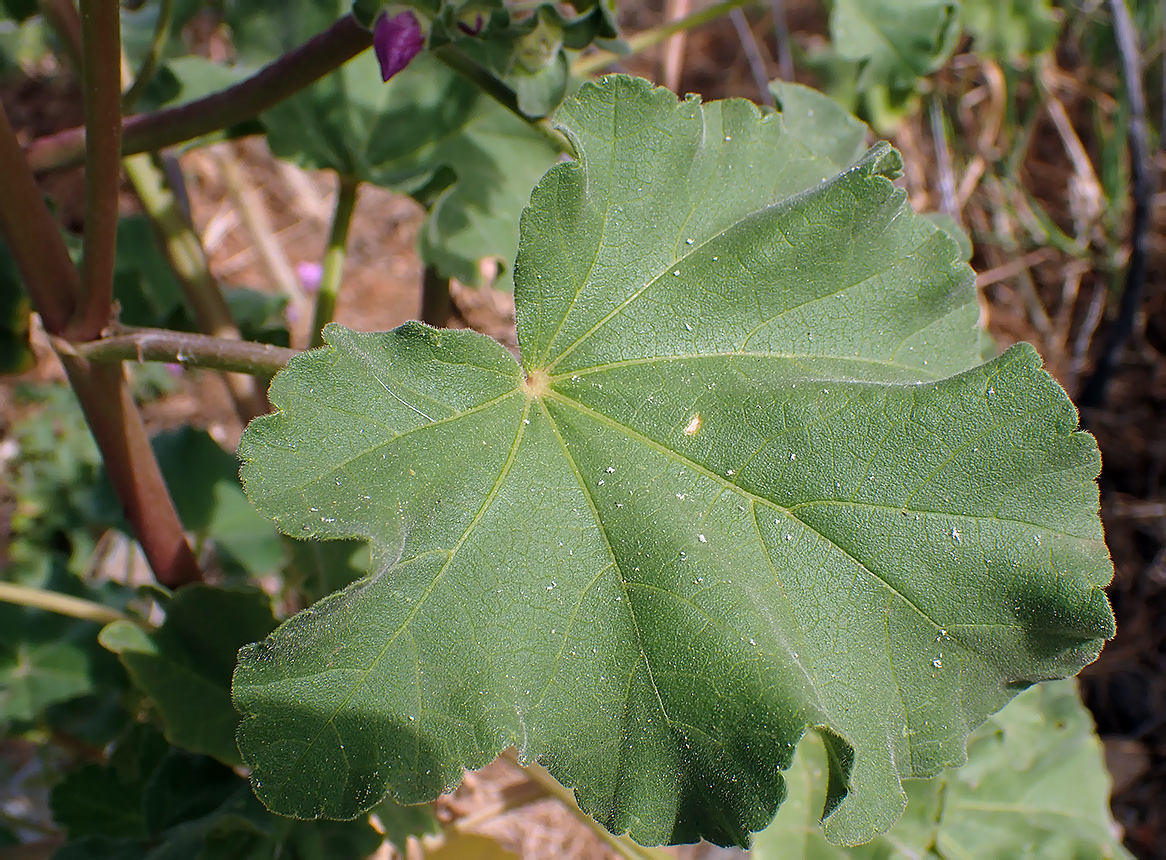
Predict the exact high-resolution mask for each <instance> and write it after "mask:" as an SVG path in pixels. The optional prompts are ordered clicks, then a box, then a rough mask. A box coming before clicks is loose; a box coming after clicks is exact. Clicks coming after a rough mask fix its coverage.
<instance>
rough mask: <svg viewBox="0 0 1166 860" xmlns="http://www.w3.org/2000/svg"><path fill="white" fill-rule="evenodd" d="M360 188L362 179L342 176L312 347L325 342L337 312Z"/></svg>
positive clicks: (313, 331)
mask: <svg viewBox="0 0 1166 860" xmlns="http://www.w3.org/2000/svg"><path fill="white" fill-rule="evenodd" d="M359 190H360V180H359V179H357V178H356V177H354V176H340V177H339V186H338V188H337V191H336V209H335V210H334V212H333V214H332V230H331V232H330V233H329V234H328V247H327V249H325V251H324V271H323V274H322V275H321V276H320V292H319V293H318V294H317V295H316V313H315V314H314V316H313V318H312V340H311V343H310V346H311V347H313V348H315V347H318V346H323V345H324V335H323V332H324V326H326V325H327V324H328V323H330V322H332V317H333V316H335V314H336V298H337V296H339V295H340V282H341V278H342V276H343V274H344V258H345V256H346V254H347V251H348V225H349V224H351V223H352V212H353V210H354V209H355V208H356V195H357V192H358V191H359Z"/></svg>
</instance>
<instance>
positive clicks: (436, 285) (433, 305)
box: [421, 265, 453, 328]
mask: <svg viewBox="0 0 1166 860" xmlns="http://www.w3.org/2000/svg"><path fill="white" fill-rule="evenodd" d="M451 316H453V301H452V299H451V298H450V295H449V278H443V277H442V276H441V275H440V274H439V273H438V271H437V268H436V267H435V266H432V265H429V266H426V267H425V271H424V272H423V273H422V275H421V321H422V322H427V323H429V324H430V325H431V326H434V327H436V328H445V327H446V326H448V325H449V318H450V317H451Z"/></svg>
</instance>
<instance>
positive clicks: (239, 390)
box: [123, 155, 267, 423]
mask: <svg viewBox="0 0 1166 860" xmlns="http://www.w3.org/2000/svg"><path fill="white" fill-rule="evenodd" d="M123 164H124V167H125V172H126V176H127V177H128V178H129V180H130V183H131V184H132V185H133V186H134V191H136V192H137V195H138V199H139V200H141V202H142V207H143V208H144V209H145V210H146V214H147V215H148V216H149V218H150V221H151V222H152V223H153V225H154V231H155V233H156V234H157V235H158V239H159V241H160V242H161V243H162V247H163V249H164V250H165V252H166V257H167V259H168V260H169V261H170V267H171V268H172V269H173V270H174V274H175V275H176V276H177V277H178V282H179V284H180V285H181V286H182V291H183V294H184V295H185V296H186V300H187V301H188V302H190V307H191V309H192V310H193V311H194V318H195V321H196V322H197V323H198V327H199V328H200V329H201V330H202V332H203V334H208V335H211V336H212V337H216V338H223V339H226V340H241V335H240V334H239V328H238V326H236V325H235V320H234V318H233V317H232V316H231V309H230V308H229V307H228V306H227V300H226V299H225V298H223V293H222V290H220V289H219V283H218V281H217V280H215V277H214V275H212V274H211V271H210V266H209V264H208V262H207V256H206V250H205V249H204V248H203V246H202V240H201V239H199V236H198V233H196V232H195V231H194V228H193V227H192V226H191V225H190V222H189V221H187V220H186V216H185V215H184V214H183V212H182V208H181V206H179V204H178V198H177V196H176V195H175V194H174V192H173V191H171V190H170V188H169V187H167V185H166V178H165V174H164V173H163V171H162V170H161V169H160V168H159V167H158V166H157V165H155V164H154V162H153V160H151V158H150V157H149V156H148V155H131V156H129V157H128V158H126V159H125V161H124V162H123ZM226 382H227V387H228V388H229V389H230V391H231V398H232V400H233V401H234V403H235V411H236V412H237V413H238V415H239V418H240V420H242V421H243V423H247V422H248V421H250V420H251V419H252V418H254V417H255V416H256V415H262V414H263V413H265V412H267V401H266V398H265V397H264V396H263V393H262V392H261V391H259V390H258V389H257V388H256V387H255V384H254V380H252V379H250V378H249V377H247V376H240V375H238V374H233V375H228V376H227V378H226Z"/></svg>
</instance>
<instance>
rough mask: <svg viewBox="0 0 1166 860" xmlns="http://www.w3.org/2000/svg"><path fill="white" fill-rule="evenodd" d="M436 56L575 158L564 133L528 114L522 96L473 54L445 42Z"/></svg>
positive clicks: (556, 146) (545, 121)
mask: <svg viewBox="0 0 1166 860" xmlns="http://www.w3.org/2000/svg"><path fill="white" fill-rule="evenodd" d="M433 56H435V57H436V58H437V59H439V60H440V61H441V62H443V63H445V65H446V66H448V67H449V68H451V69H453V71H455V72H457V73H458V74H459V75H461V76H462V77H464V78H466V79H467V80H469V81H472V82H473V83H474V84H476V85H477V87H478V89H480V90H481V91H482V92H484V93H485V94H486V95H488V96H490V97H491V98H492V99H494V100H495V101H496V102H498V104H500V105H502V107H504V108H506V109H507V110H508V111H510V112H511V113H512V114H514V115H515V116H516V117H518V118H519V119H520V120H522V121H523V122H525V123H526V124H527V125H529V126H530V127H531V128H532V129H533V130H534V131H535V132H537V133H538V134H539V135H541V136H542V138H543V139H544V140H546V142H547V143H549V144H550V145H551V146H552V147H553V148H554V149H556V150H558V151H559V152H561V153H563V154H565V155H570V156H572V157H574V155H575V149H574V147H572V146H571V142H570V141H569V140H567V138H566V137H565V136H564V135H563V134H562V133H561V132H559V131H558V130H557V129H556V128H555V127H554V126H553V125H551V123H550V122H548V121H547V120H546V119H536V118H532V117H529V116H527V115H526V114H524V113H523V112H522V110H521V109H520V108H519V107H518V95H517V94H516V93H515V92H514V90H513V89H511V87H510V85H509V84H507V83H506V82H505V81H504V80H502V79H501V78H499V77H498V76H497V75H495V74H494V73H493V72H492V71H490V70H489V69H487V68H486V67H485V66H483V65H482V64H481V63H479V62H478V61H477V60H475V59H474V58H473V57H471V56H470V55H469V54H467V53H465V52H464V51H462V50H461V49H460V48H458V47H457V46H455V45H442V46H441V47H440V48H438V49H437V50H436V51H434V52H433Z"/></svg>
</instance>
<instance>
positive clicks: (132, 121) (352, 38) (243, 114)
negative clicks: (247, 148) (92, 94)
mask: <svg viewBox="0 0 1166 860" xmlns="http://www.w3.org/2000/svg"><path fill="white" fill-rule="evenodd" d="M87 2H88V0H87ZM371 45H372V34H371V33H369V31H368V30H366V29H364V27H362V26H361V25H360V24H359V23H357V21H356V19H355V18H353V17H352V16H351V15H345V16H344V17H343V18H341V19H339V20H338V21H337V22H336V23H335V24H333V25H332V26H331V27H329V28H328V29H327V30H325V31H324V32H322V33H320V34H319V35H317V36H314V37H313V38H311V39H309V40H308V41H307V42H305V43H304V44H303V45H301V46H300V47H298V48H295V49H294V50H292V51H289V52H288V53H286V54H284V55H283V56H282V57H280V58H279V59H277V60H275V61H274V62H272V63H270V64H269V65H267V66H264V67H263V68H262V69H261V70H260V71H259V72H257V73H256V74H255V75H253V76H251V77H250V78H248V79H247V80H245V81H240V82H239V83H237V84H235V85H234V86H232V87H228V88H227V89H225V90H221V91H220V92H217V93H213V94H211V95H209V96H207V97H206V98H202V99H198V100H197V101H193V102H190V103H188V104H184V105H178V106H177V107H173V108H168V109H165V110H160V111H154V112H152V113H144V114H138V115H136V116H132V117H129V118H127V119H126V120H125V122H124V124H123V126H122V150H121V152H122V155H134V154H136V153H140V152H150V151H153V150H158V149H164V148H166V147H168V146H173V145H174V144H176V143H182V142H183V141H186V140H192V139H194V138H196V137H202V136H203V135H205V134H210V133H211V132H214V131H219V130H220V129H224V128H227V127H229V126H232V125H235V124H236V123H240V122H242V121H243V120H247V119H251V118H252V117H255V116H257V115H258V114H260V113H262V112H263V111H265V110H267V109H268V108H269V107H271V106H272V105H275V104H277V103H278V102H280V101H283V100H284V99H286V98H288V97H289V96H292V95H295V94H296V93H298V92H299V91H300V90H303V89H305V88H307V87H309V86H311V85H312V84H314V83H315V82H316V81H318V80H319V79H320V78H322V77H324V76H325V75H327V74H330V73H331V72H334V71H336V69H338V68H339V67H340V66H342V65H344V63H346V62H348V61H349V60H351V59H352V58H353V57H355V56H356V55H357V54H359V53H361V52H362V51H364V50H366V49H367V48H368V47H369V46H371ZM119 89H120V87H119ZM26 155H27V157H28V162H29V164H30V165H31V166H32V169H33V170H34V171H36V172H37V173H43V172H47V171H51V170H60V169H63V168H66V167H75V166H77V165H78V164H80V163H81V162H82V161H84V158H85V132H84V130H83V129H80V128H73V129H68V130H67V131H62V132H58V133H57V134H53V135H49V136H47V137H42V138H40V139H39V140H36V141H33V143H32V144H31V145H30V146H29V147H28V149H27V151H26Z"/></svg>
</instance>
